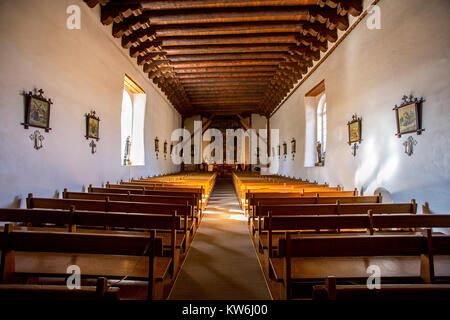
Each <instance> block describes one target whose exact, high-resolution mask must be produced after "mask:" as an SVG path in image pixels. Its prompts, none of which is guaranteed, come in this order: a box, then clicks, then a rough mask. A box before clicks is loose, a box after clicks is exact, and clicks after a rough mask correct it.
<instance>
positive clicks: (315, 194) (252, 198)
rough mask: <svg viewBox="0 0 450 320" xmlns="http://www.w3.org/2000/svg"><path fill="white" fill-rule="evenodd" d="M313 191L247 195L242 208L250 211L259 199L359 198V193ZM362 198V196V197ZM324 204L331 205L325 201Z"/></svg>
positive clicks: (354, 191) (355, 191) (325, 190)
mask: <svg viewBox="0 0 450 320" xmlns="http://www.w3.org/2000/svg"><path fill="white" fill-rule="evenodd" d="M310 190H311V191H304V190H303V192H281V191H279V192H259V193H247V194H246V196H245V199H243V200H242V206H243V207H244V208H245V209H246V210H247V211H248V210H249V208H251V206H252V205H253V206H255V205H257V204H258V201H259V199H271V198H272V199H280V200H281V199H298V198H345V197H358V191H357V190H356V189H355V190H353V191H330V190H327V189H320V190H318V189H315V191H312V190H314V189H310ZM361 196H362V195H361ZM322 203H329V202H327V201H326V200H323V201H322Z"/></svg>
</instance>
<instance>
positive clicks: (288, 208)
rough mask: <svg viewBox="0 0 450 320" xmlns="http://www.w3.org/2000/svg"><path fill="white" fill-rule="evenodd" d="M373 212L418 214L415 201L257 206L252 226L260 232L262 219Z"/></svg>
mask: <svg viewBox="0 0 450 320" xmlns="http://www.w3.org/2000/svg"><path fill="white" fill-rule="evenodd" d="M369 210H372V213H373V214H395V213H410V214H415V213H417V204H416V202H415V200H414V199H413V200H411V203H345V204H341V203H340V201H337V203H336V204H312V205H274V206H270V205H261V206H256V211H255V213H254V215H255V218H257V219H258V222H257V223H254V224H253V225H252V228H253V230H257V231H259V230H260V229H259V225H261V218H262V217H266V216H269V212H270V214H271V215H272V216H273V217H274V216H281V215H282V216H301V215H348V214H367V212H368V211H369Z"/></svg>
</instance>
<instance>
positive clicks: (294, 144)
mask: <svg viewBox="0 0 450 320" xmlns="http://www.w3.org/2000/svg"><path fill="white" fill-rule="evenodd" d="M296 152H297V141H295V138H292V140H291V153H292V160H294V158H295V153H296Z"/></svg>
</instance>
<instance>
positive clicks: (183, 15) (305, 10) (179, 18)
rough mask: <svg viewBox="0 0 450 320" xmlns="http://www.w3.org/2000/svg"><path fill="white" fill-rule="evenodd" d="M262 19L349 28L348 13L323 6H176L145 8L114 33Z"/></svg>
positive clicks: (258, 20)
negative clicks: (187, 9) (229, 8)
mask: <svg viewBox="0 0 450 320" xmlns="http://www.w3.org/2000/svg"><path fill="white" fill-rule="evenodd" d="M263 21H300V22H310V23H315V22H320V23H322V24H324V25H326V26H327V28H328V29H330V30H333V29H335V28H338V29H339V30H346V29H347V28H348V26H349V21H348V17H347V16H341V15H339V14H338V13H337V12H336V10H334V9H322V8H318V7H317V6H314V7H283V8H270V7H268V8H267V7H258V9H254V8H253V9H246V10H245V9H244V10H238V9H233V10H224V9H222V10H218V9H214V10H209V9H206V10H205V9H204V10H192V11H183V10H174V11H159V12H158V11H151V12H148V11H146V12H144V13H143V14H141V15H139V16H137V17H136V16H130V17H129V18H127V19H124V20H123V21H121V22H119V23H117V22H114V25H113V35H114V36H115V37H121V36H122V35H124V34H126V33H127V32H131V31H132V30H137V29H140V28H143V29H145V28H148V27H150V26H153V25H173V24H205V23H233V22H239V23H243V22H263Z"/></svg>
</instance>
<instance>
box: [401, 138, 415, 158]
mask: <svg viewBox="0 0 450 320" xmlns="http://www.w3.org/2000/svg"><path fill="white" fill-rule="evenodd" d="M415 145H417V141H416V140H414V138H413V137H412V136H409V137H408V139H407V140H406V141H405V142H403V146H404V147H405V153H406V154H407V155H408V156H409V157H411V156H412V154H413V153H414V146H415Z"/></svg>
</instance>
